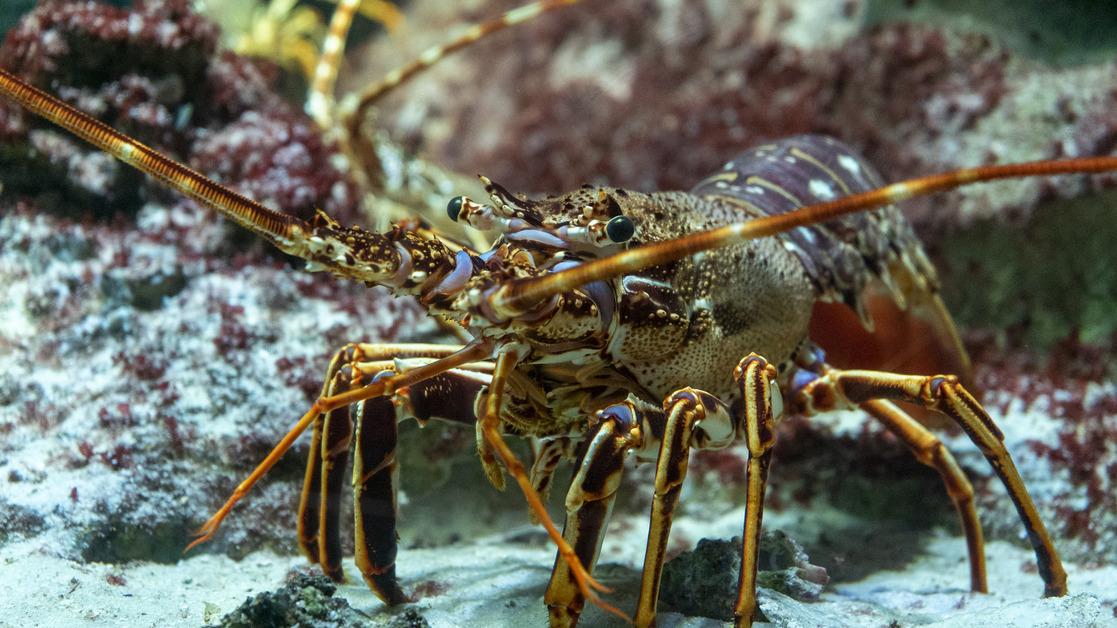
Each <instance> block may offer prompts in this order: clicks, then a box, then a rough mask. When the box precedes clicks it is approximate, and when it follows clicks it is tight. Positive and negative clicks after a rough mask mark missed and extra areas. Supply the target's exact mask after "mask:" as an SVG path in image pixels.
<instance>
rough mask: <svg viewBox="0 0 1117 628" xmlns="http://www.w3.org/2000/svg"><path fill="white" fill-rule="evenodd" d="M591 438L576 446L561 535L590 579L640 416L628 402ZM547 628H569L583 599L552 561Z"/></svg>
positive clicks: (559, 561) (563, 567)
mask: <svg viewBox="0 0 1117 628" xmlns="http://www.w3.org/2000/svg"><path fill="white" fill-rule="evenodd" d="M598 416H599V417H600V418H601V422H600V423H599V424H598V425H597V427H596V430H595V431H594V432H593V434H592V436H591V437H590V438H588V439H587V440H585V441H583V442H582V444H581V445H580V446H579V448H578V449H579V451H578V458H577V461H576V462H575V467H574V468H575V473H574V478H573V479H572V480H571V481H570V490H569V491H568V492H567V494H566V524H565V525H564V526H563V530H562V535H563V538H565V539H566V541H567V542H568V543H570V545H571V547H573V548H574V552H575V554H577V555H578V560H580V561H581V562H582V565H584V566H585V567H586V569H587V570H588V571H589V572H590V573H593V567H594V564H595V563H596V562H597V557H598V554H599V552H600V551H601V541H602V539H604V537H605V526H606V525H608V523H609V516H610V515H611V514H612V511H613V503H614V502H615V501H616V496H617V489H618V488H619V487H620V484H621V476H622V475H623V473H624V460H625V456H626V454H627V453H628V452H629V451H630V450H631V449H633V448H634V447H638V446H639V444H640V440H641V439H640V433H639V429H640V428H639V425H641V424H642V421H641V420H640V416H641V414H640V411H638V410H636V408H635V407H633V405H632V404H631V403H630V402H624V403H619V404H616V405H613V406H610V407H608V408H606V409H605V410H603V411H601V413H599V415H598ZM543 601H544V602H546V603H547V608H548V612H549V613H550V624H551V627H552V628H558V627H560V626H562V627H566V626H574V625H575V624H577V623H578V617H579V615H581V613H582V608H583V607H584V606H585V598H584V597H583V596H582V593H581V591H579V590H578V584H577V582H576V581H575V580H574V575H573V574H572V573H571V571H570V566H569V565H568V564H567V563H566V561H564V560H563V558H562V555H561V554H559V555H556V556H555V566H554V570H553V571H552V572H551V581H550V583H549V584H548V585H547V593H546V594H545V595H544V596H543Z"/></svg>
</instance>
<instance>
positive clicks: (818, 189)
mask: <svg viewBox="0 0 1117 628" xmlns="http://www.w3.org/2000/svg"><path fill="white" fill-rule="evenodd" d="M810 190H811V194H814V195H815V196H817V197H818V198H821V199H822V200H824V201H828V200H830V199H832V198H834V188H832V187H830V184H829V183H827V182H825V181H823V180H822V179H811V182H810Z"/></svg>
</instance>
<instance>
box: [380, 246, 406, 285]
mask: <svg viewBox="0 0 1117 628" xmlns="http://www.w3.org/2000/svg"><path fill="white" fill-rule="evenodd" d="M395 246H396V251H397V252H398V253H399V269H398V270H396V274H394V275H392V278H391V279H389V280H388V281H386V282H385V283H386V284H388V285H389V286H393V287H396V288H398V287H400V286H402V285H403V282H405V281H407V278H408V277H410V276H411V253H410V252H409V251H408V250H407V248H405V247H404V246H403V245H402V244H400V243H399V242H396V243H395Z"/></svg>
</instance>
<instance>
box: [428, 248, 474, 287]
mask: <svg viewBox="0 0 1117 628" xmlns="http://www.w3.org/2000/svg"><path fill="white" fill-rule="evenodd" d="M472 276H473V258H471V257H470V256H469V253H466V252H465V251H458V252H457V253H455V254H454V270H452V271H450V273H449V274H448V275H446V277H445V278H443V279H442V281H440V282H438V285H437V286H435V287H434V290H433V291H432V292H433V293H434V294H453V293H455V292H457V291H458V290H461V289H462V288H464V287H465V283H466V282H467V281H469V278H470V277H472Z"/></svg>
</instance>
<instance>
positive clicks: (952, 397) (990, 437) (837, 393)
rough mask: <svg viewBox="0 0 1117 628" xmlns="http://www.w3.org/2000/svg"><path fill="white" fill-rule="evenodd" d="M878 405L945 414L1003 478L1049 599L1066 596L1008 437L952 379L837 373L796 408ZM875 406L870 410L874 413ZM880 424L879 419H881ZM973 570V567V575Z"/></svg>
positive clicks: (807, 388)
mask: <svg viewBox="0 0 1117 628" xmlns="http://www.w3.org/2000/svg"><path fill="white" fill-rule="evenodd" d="M876 400H892V401H905V402H908V403H914V404H917V405H921V406H925V407H927V408H928V409H931V410H935V411H937V412H940V413H942V414H944V415H946V416H947V417H949V418H950V419H952V420H953V421H954V422H956V423H957V424H958V425H959V426H960V427H961V428H962V430H963V431H965V432H966V435H967V436H969V437H970V440H972V441H973V443H974V444H975V445H977V447H978V448H979V449H980V450H981V453H982V454H984V455H985V459H986V460H988V461H989V464H990V465H991V466H992V467H993V471H994V472H996V474H997V475H998V476H999V477H1000V478H1001V482H1002V483H1004V485H1005V488H1006V489H1007V490H1008V494H1009V497H1010V498H1011V499H1012V502H1013V504H1014V505H1015V506H1016V511H1017V512H1018V513H1019V515H1020V519H1021V521H1022V522H1023V524H1024V529H1025V531H1026V532H1027V534H1028V540H1029V541H1031V544H1032V549H1033V550H1034V551H1035V554H1036V562H1037V564H1038V567H1039V573H1040V575H1041V576H1042V577H1043V582H1044V595H1045V596H1047V597H1057V596H1063V595H1066V592H1067V576H1066V572H1065V571H1064V570H1063V564H1062V561H1061V560H1060V559H1059V554H1058V552H1057V551H1056V550H1055V547H1054V546H1053V545H1052V543H1051V537H1050V535H1049V534H1048V532H1047V528H1046V527H1045V526H1044V525H1043V521H1042V520H1041V519H1040V517H1039V513H1038V512H1037V511H1036V507H1035V504H1034V503H1033V502H1032V498H1031V496H1030V495H1029V494H1028V491H1027V489H1026V488H1025V486H1024V482H1023V480H1021V478H1020V474H1019V472H1018V471H1017V470H1016V465H1015V464H1014V463H1013V462H1012V457H1011V456H1010V455H1009V453H1008V450H1007V449H1006V448H1005V446H1004V435H1003V434H1002V433H1001V430H1000V429H999V428H998V427H997V426H996V424H994V423H993V420H992V419H991V418H990V417H989V414H988V413H987V412H986V411H985V409H984V408H982V407H981V404H979V403H978V402H977V400H976V399H974V398H973V396H972V395H970V393H969V392H967V391H966V389H965V388H964V387H963V386H962V385H961V384H959V383H958V378H957V377H954V376H953V375H935V376H930V377H928V376H922V375H898V374H895V373H884V372H878V371H855V370H850V371H842V370H838V369H832V370H830V371H827V372H825V373H824V374H823V375H822V376H820V377H819V378H818V379H815V380H814V381H811V382H809V383H807V384H806V385H804V386H803V387H802V388H801V389H800V390H799V391H798V394H797V402H798V403H800V404H802V405H803V406H804V407H805V408H808V409H809V410H810V411H816V412H817V411H821V410H824V409H827V408H836V407H851V406H857V405H863V404H866V403H868V402H872V401H876ZM871 408H872V406H870V409H871ZM878 418H879V417H878ZM972 569H973V567H972V565H971V571H972Z"/></svg>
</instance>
